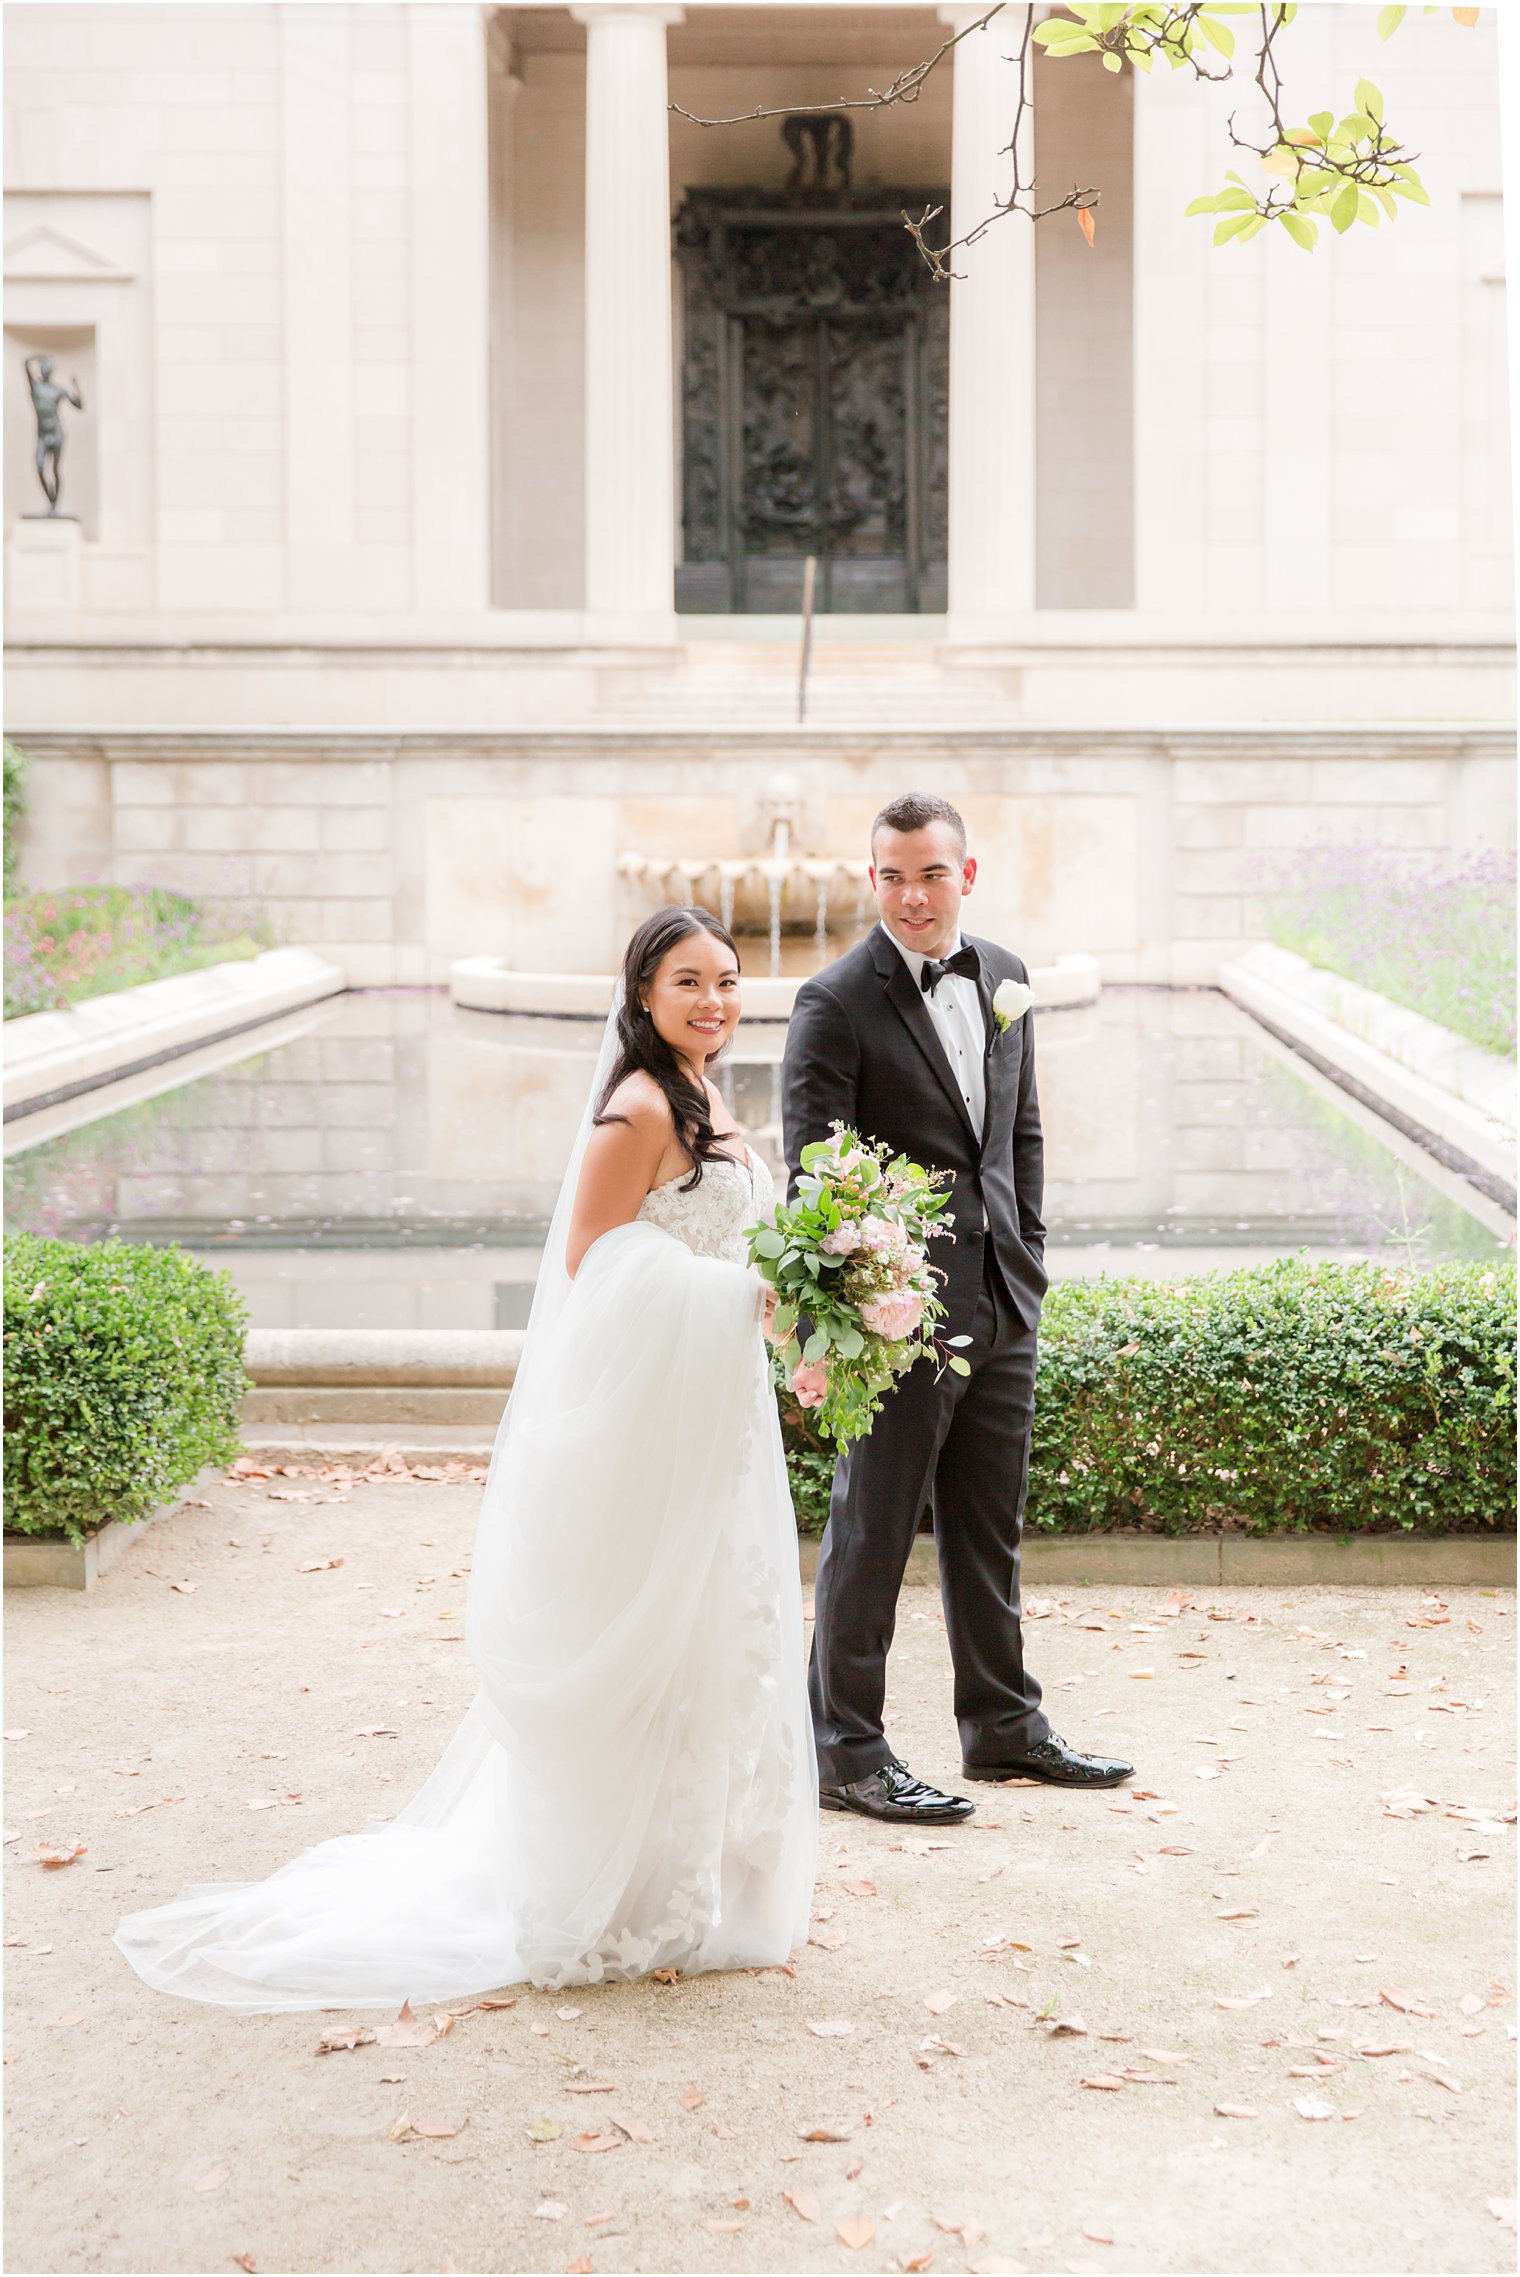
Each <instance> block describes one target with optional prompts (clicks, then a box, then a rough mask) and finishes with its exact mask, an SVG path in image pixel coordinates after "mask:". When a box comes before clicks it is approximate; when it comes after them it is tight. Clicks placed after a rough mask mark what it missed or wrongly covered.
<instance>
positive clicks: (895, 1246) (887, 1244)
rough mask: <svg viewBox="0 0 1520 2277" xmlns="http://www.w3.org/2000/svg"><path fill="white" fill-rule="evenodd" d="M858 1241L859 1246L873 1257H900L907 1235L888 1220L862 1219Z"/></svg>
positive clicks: (906, 1242) (905, 1246)
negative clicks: (868, 1251) (859, 1241)
mask: <svg viewBox="0 0 1520 2277" xmlns="http://www.w3.org/2000/svg"><path fill="white" fill-rule="evenodd" d="M860 1240H861V1246H862V1247H863V1248H865V1249H868V1250H870V1252H871V1254H872V1256H873V1257H884V1258H892V1257H900V1256H901V1255H902V1253H903V1251H904V1250H905V1249H906V1248H907V1246H908V1236H907V1234H906V1233H905V1232H904V1230H903V1228H902V1227H901V1226H900V1225H894V1224H893V1223H892V1220H891V1219H890V1218H877V1217H867V1218H862V1219H861V1221H860Z"/></svg>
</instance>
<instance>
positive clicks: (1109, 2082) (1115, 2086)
mask: <svg viewBox="0 0 1520 2277" xmlns="http://www.w3.org/2000/svg"><path fill="white" fill-rule="evenodd" d="M1080 2085H1081V2086H1083V2087H1100V2088H1102V2089H1103V2090H1104V2092H1105V2093H1106V2094H1114V2093H1116V2092H1117V2091H1118V2090H1119V2089H1121V2088H1122V2087H1123V2085H1124V2082H1123V2080H1122V2079H1121V2078H1120V2077H1119V2074H1118V2073H1117V2072H1116V2071H1096V2072H1094V2073H1092V2075H1091V2076H1090V2077H1089V2078H1087V2079H1084V2080H1082V2081H1081V2082H1080Z"/></svg>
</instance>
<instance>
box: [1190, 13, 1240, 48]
mask: <svg viewBox="0 0 1520 2277" xmlns="http://www.w3.org/2000/svg"><path fill="white" fill-rule="evenodd" d="M1198 29H1199V30H1200V31H1201V32H1202V34H1203V36H1204V38H1205V39H1206V40H1207V41H1208V43H1209V45H1210V47H1214V48H1217V49H1218V50H1219V53H1220V54H1221V55H1233V54H1234V53H1235V34H1234V33H1233V32H1232V31H1230V30H1229V29H1228V27H1227V26H1226V25H1224V24H1216V23H1215V21H1214V19H1213V18H1212V17H1211V16H1200V17H1199V18H1198Z"/></svg>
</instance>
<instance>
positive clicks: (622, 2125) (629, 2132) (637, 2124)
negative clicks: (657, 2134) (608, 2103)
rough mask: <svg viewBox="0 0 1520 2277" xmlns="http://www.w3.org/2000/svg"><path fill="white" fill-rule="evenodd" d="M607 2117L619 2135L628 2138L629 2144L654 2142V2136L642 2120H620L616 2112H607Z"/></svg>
mask: <svg viewBox="0 0 1520 2277" xmlns="http://www.w3.org/2000/svg"><path fill="white" fill-rule="evenodd" d="M607 2117H608V2119H609V2120H610V2121H611V2123H612V2125H613V2126H614V2127H616V2128H617V2129H618V2130H619V2132H620V2133H622V2134H625V2135H626V2136H627V2137H628V2140H629V2141H630V2142H631V2143H652V2142H653V2141H654V2136H653V2135H652V2134H651V2133H650V2131H649V2129H648V2128H647V2127H646V2126H645V2124H644V2122H643V2120H642V2119H621V2118H619V2117H618V2114H617V2113H616V2111H609V2112H608V2114H607Z"/></svg>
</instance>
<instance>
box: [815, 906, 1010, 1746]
mask: <svg viewBox="0 0 1520 2277" xmlns="http://www.w3.org/2000/svg"><path fill="white" fill-rule="evenodd" d="M974 945H975V946H976V948H977V950H978V954H979V956H980V959H981V965H982V998H983V1008H984V1012H985V1014H986V1024H987V1036H988V1049H987V1061H986V1068H985V1076H986V1091H987V1106H986V1115H985V1119H984V1122H983V1127H982V1130H981V1131H980V1132H978V1131H975V1130H974V1129H973V1128H972V1125H971V1122H970V1120H969V1117H968V1115H967V1113H966V1111H965V1108H964V1104H963V1102H962V1101H961V1099H960V1096H959V1093H958V1092H957V1090H956V1087H955V1083H954V1079H953V1077H952V1076H951V1074H950V1070H949V1065H948V1062H947V1060H946V1058H945V1056H944V1053H943V1050H942V1049H941V1047H940V1046H939V1044H938V1042H937V1039H936V1036H935V1031H934V1029H933V1025H932V1022H931V1021H930V1019H929V1016H928V1014H927V1011H926V1010H925V1008H924V1005H923V1002H922V998H921V993H920V991H919V990H918V989H917V987H916V985H914V984H913V982H912V977H911V974H910V973H909V970H908V967H907V966H906V965H905V964H904V962H903V960H902V958H901V956H900V954H899V952H898V950H897V949H896V947H895V946H894V945H893V943H892V942H891V941H890V940H889V939H887V937H886V935H885V934H884V933H883V931H882V929H881V928H880V927H877V928H876V930H875V931H874V932H873V933H872V934H871V935H870V936H868V938H867V940H866V941H864V942H862V943H861V944H860V946H859V947H858V948H856V949H853V950H851V951H850V952H849V954H848V955H847V956H846V957H844V958H841V959H840V961H839V963H838V964H837V965H834V966H830V967H829V968H828V969H827V970H826V971H825V972H823V973H821V974H819V975H818V976H817V978H816V979H815V980H813V981H810V982H807V983H805V984H804V987H803V988H802V989H801V990H799V992H798V998H797V1006H796V1010H795V1011H794V1014H793V1018H792V1025H791V1029H790V1032H789V1034H788V1039H787V1049H786V1059H785V1063H784V1070H783V1112H784V1117H785V1144H786V1155H787V1161H788V1164H789V1166H790V1169H791V1172H792V1178H793V1185H794V1188H795V1181H796V1177H797V1173H798V1171H799V1169H800V1166H801V1156H802V1150H803V1148H804V1147H805V1146H807V1145H810V1144H811V1143H812V1142H813V1141H815V1140H817V1139H823V1138H827V1137H828V1135H829V1129H830V1125H831V1124H832V1123H833V1122H835V1121H839V1122H843V1123H846V1124H849V1125H850V1126H851V1127H853V1128H854V1129H855V1130H857V1131H859V1132H860V1133H861V1135H862V1136H863V1137H866V1138H870V1139H884V1140H886V1141H887V1142H888V1143H889V1144H890V1145H891V1146H892V1147H894V1148H895V1149H898V1150H900V1151H901V1152H902V1153H905V1154H907V1155H910V1156H912V1157H913V1158H914V1159H915V1160H916V1161H919V1162H921V1163H923V1164H925V1166H926V1167H933V1168H940V1169H943V1170H947V1171H949V1172H950V1173H951V1181H952V1183H951V1205H950V1210H949V1212H948V1213H947V1216H948V1219H949V1222H950V1223H952V1225H953V1227H954V1231H955V1241H954V1245H953V1248H952V1247H951V1245H950V1244H949V1243H945V1244H943V1245H941V1244H939V1243H936V1244H935V1249H936V1250H941V1251H942V1252H943V1251H948V1252H949V1254H948V1255H945V1254H941V1255H939V1256H936V1258H935V1262H936V1263H937V1264H940V1265H942V1266H943V1267H944V1268H945V1270H946V1271H947V1274H948V1279H947V1283H946V1287H945V1299H946V1302H947V1305H948V1307H949V1318H948V1319H947V1320H946V1321H945V1323H944V1324H943V1327H942V1330H941V1333H942V1334H943V1335H969V1336H970V1338H971V1343H970V1345H969V1346H968V1347H964V1348H962V1350H961V1354H960V1356H961V1357H962V1358H963V1359H965V1360H966V1361H967V1362H968V1363H969V1366H970V1374H969V1375H966V1376H961V1375H957V1374H956V1373H955V1372H954V1371H953V1370H951V1369H948V1368H947V1369H945V1370H944V1372H943V1373H942V1374H939V1375H936V1372H935V1367H934V1364H933V1363H932V1362H930V1361H927V1360H920V1361H919V1362H918V1363H917V1364H916V1365H915V1366H914V1367H913V1368H912V1369H911V1370H910V1371H909V1373H908V1374H907V1376H905V1377H904V1378H903V1379H902V1380H901V1381H900V1382H899V1383H898V1385H897V1386H896V1388H895V1389H894V1390H893V1391H891V1392H889V1393H888V1394H887V1395H886V1399H885V1402H884V1404H883V1407H882V1410H881V1413H880V1414H879V1415H878V1416H877V1418H876V1421H875V1423H874V1425H873V1426H872V1429H871V1431H870V1432H869V1433H868V1435H867V1436H866V1437H865V1438H864V1439H860V1440H857V1441H855V1442H854V1444H853V1445H852V1446H851V1447H850V1448H849V1449H848V1451H847V1452H846V1453H845V1454H844V1455H842V1456H841V1457H840V1460H839V1462H838V1463H837V1465H836V1467H835V1472H834V1485H833V1492H832V1495H831V1498H830V1503H829V1519H828V1526H827V1528H826V1530H825V1534H824V1539H823V1545H822V1549H821V1551H820V1553H819V1562H818V1580H817V1587H816V1590H815V1593H814V1606H815V1616H816V1617H815V1623H814V1632H813V1649H812V1658H811V1662H810V1666H809V1672H808V1684H809V1691H810V1695H811V1699H812V1708H813V1728H814V1735H815V1738H816V1742H817V1748H818V1768H819V1775H820V1777H821V1778H822V1779H823V1781H824V1782H825V1783H826V1784H828V1785H831V1786H832V1785H843V1784H846V1783H848V1782H849V1781H851V1780H855V1779H861V1778H864V1777H865V1776H866V1775H867V1773H869V1772H871V1771H875V1770H879V1769H881V1767H882V1766H883V1765H884V1764H887V1763H892V1762H895V1761H896V1760H897V1758H896V1756H895V1755H894V1753H893V1750H892V1748H891V1746H890V1744H889V1743H888V1740H887V1738H886V1735H885V1732H884V1729H883V1721H882V1718H883V1709H884V1705H885V1694H886V1660H887V1653H888V1650H889V1648H890V1646H891V1642H892V1636H893V1632H894V1629H895V1627H896V1620H897V1600H898V1595H899V1592H900V1590H901V1587H902V1581H903V1574H904V1572H905V1570H906V1567H907V1562H908V1554H909V1552H910V1550H911V1549H912V1546H913V1538H914V1535H915V1533H916V1531H917V1528H918V1523H919V1519H920V1517H921V1515H922V1513H923V1511H924V1509H925V1507H926V1506H928V1507H929V1508H930V1509H932V1512H933V1517H934V1532H935V1541H936V1546H937V1550H938V1556H939V1573H940V1590H941V1594H942V1597H943V1600H944V1607H945V1625H946V1630H947V1634H948V1638H949V1644H950V1654H951V1659H952V1662H953V1665H954V1670H955V1695H954V1708H955V1717H956V1722H957V1725H958V1727H959V1731H960V1742H961V1753H962V1759H963V1761H965V1762H967V1763H970V1764H981V1765H987V1766H991V1765H993V1764H997V1763H1001V1762H1006V1761H1007V1760H1009V1759H1010V1758H1011V1757H1014V1756H1018V1755H1021V1754H1023V1753H1024V1752H1025V1751H1026V1750H1027V1749H1028V1747H1029V1746H1031V1745H1032V1744H1033V1743H1034V1742H1035V1741H1037V1740H1040V1739H1043V1738H1044V1737H1045V1736H1046V1734H1047V1733H1048V1731H1049V1728H1050V1727H1049V1724H1048V1723H1047V1722H1046V1719H1045V1716H1044V1714H1043V1712H1042V1710H1041V1707H1040V1687H1039V1684H1038V1683H1037V1682H1036V1680H1035V1679H1034V1677H1032V1676H1031V1675H1030V1674H1029V1672H1028V1670H1027V1669H1026V1668H1025V1665H1024V1645H1023V1631H1022V1626H1021V1621H1020V1601H1019V1541H1020V1535H1021V1531H1022V1525H1023V1513H1024V1498H1025V1493H1026V1489H1027V1484H1028V1473H1029V1439H1030V1430H1031V1426H1032V1423H1033V1418H1034V1374H1035V1353H1036V1341H1037V1331H1038V1321H1039V1305H1040V1297H1041V1295H1042V1293H1043V1291H1044V1287H1045V1271H1044V1262H1043V1253H1044V1238H1045V1228H1044V1225H1043V1223H1042V1221H1041V1218H1040V1203H1041V1199H1042V1195H1041V1186H1042V1179H1043V1163H1042V1146H1041V1138H1040V1126H1039V1107H1038V1102H1037V1099H1036V1095H1035V1088H1034V1038H1033V1028H1034V1022H1033V1016H1032V1015H1029V1014H1026V1015H1025V1016H1024V1017H1023V1018H1022V1019H1021V1020H1019V1021H1017V1022H1015V1023H1014V1024H1013V1026H1012V1027H1011V1028H1009V1029H1004V1028H1000V1027H999V1025H998V1023H997V1021H996V1020H995V1018H994V1016H993V1012H992V995H993V990H994V988H995V987H996V985H997V983H998V982H999V981H1001V980H1004V979H1017V980H1024V979H1026V977H1027V976H1026V974H1025V970H1024V967H1023V965H1022V964H1021V963H1020V962H1019V960H1018V959H1017V958H1016V957H1014V956H1012V955H1011V954H1010V953H1009V952H1008V951H1006V950H1003V949H1000V948H998V947H997V946H996V944H994V943H991V942H985V941H980V940H978V941H976V942H975V944H974ZM931 1254H932V1252H931Z"/></svg>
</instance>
